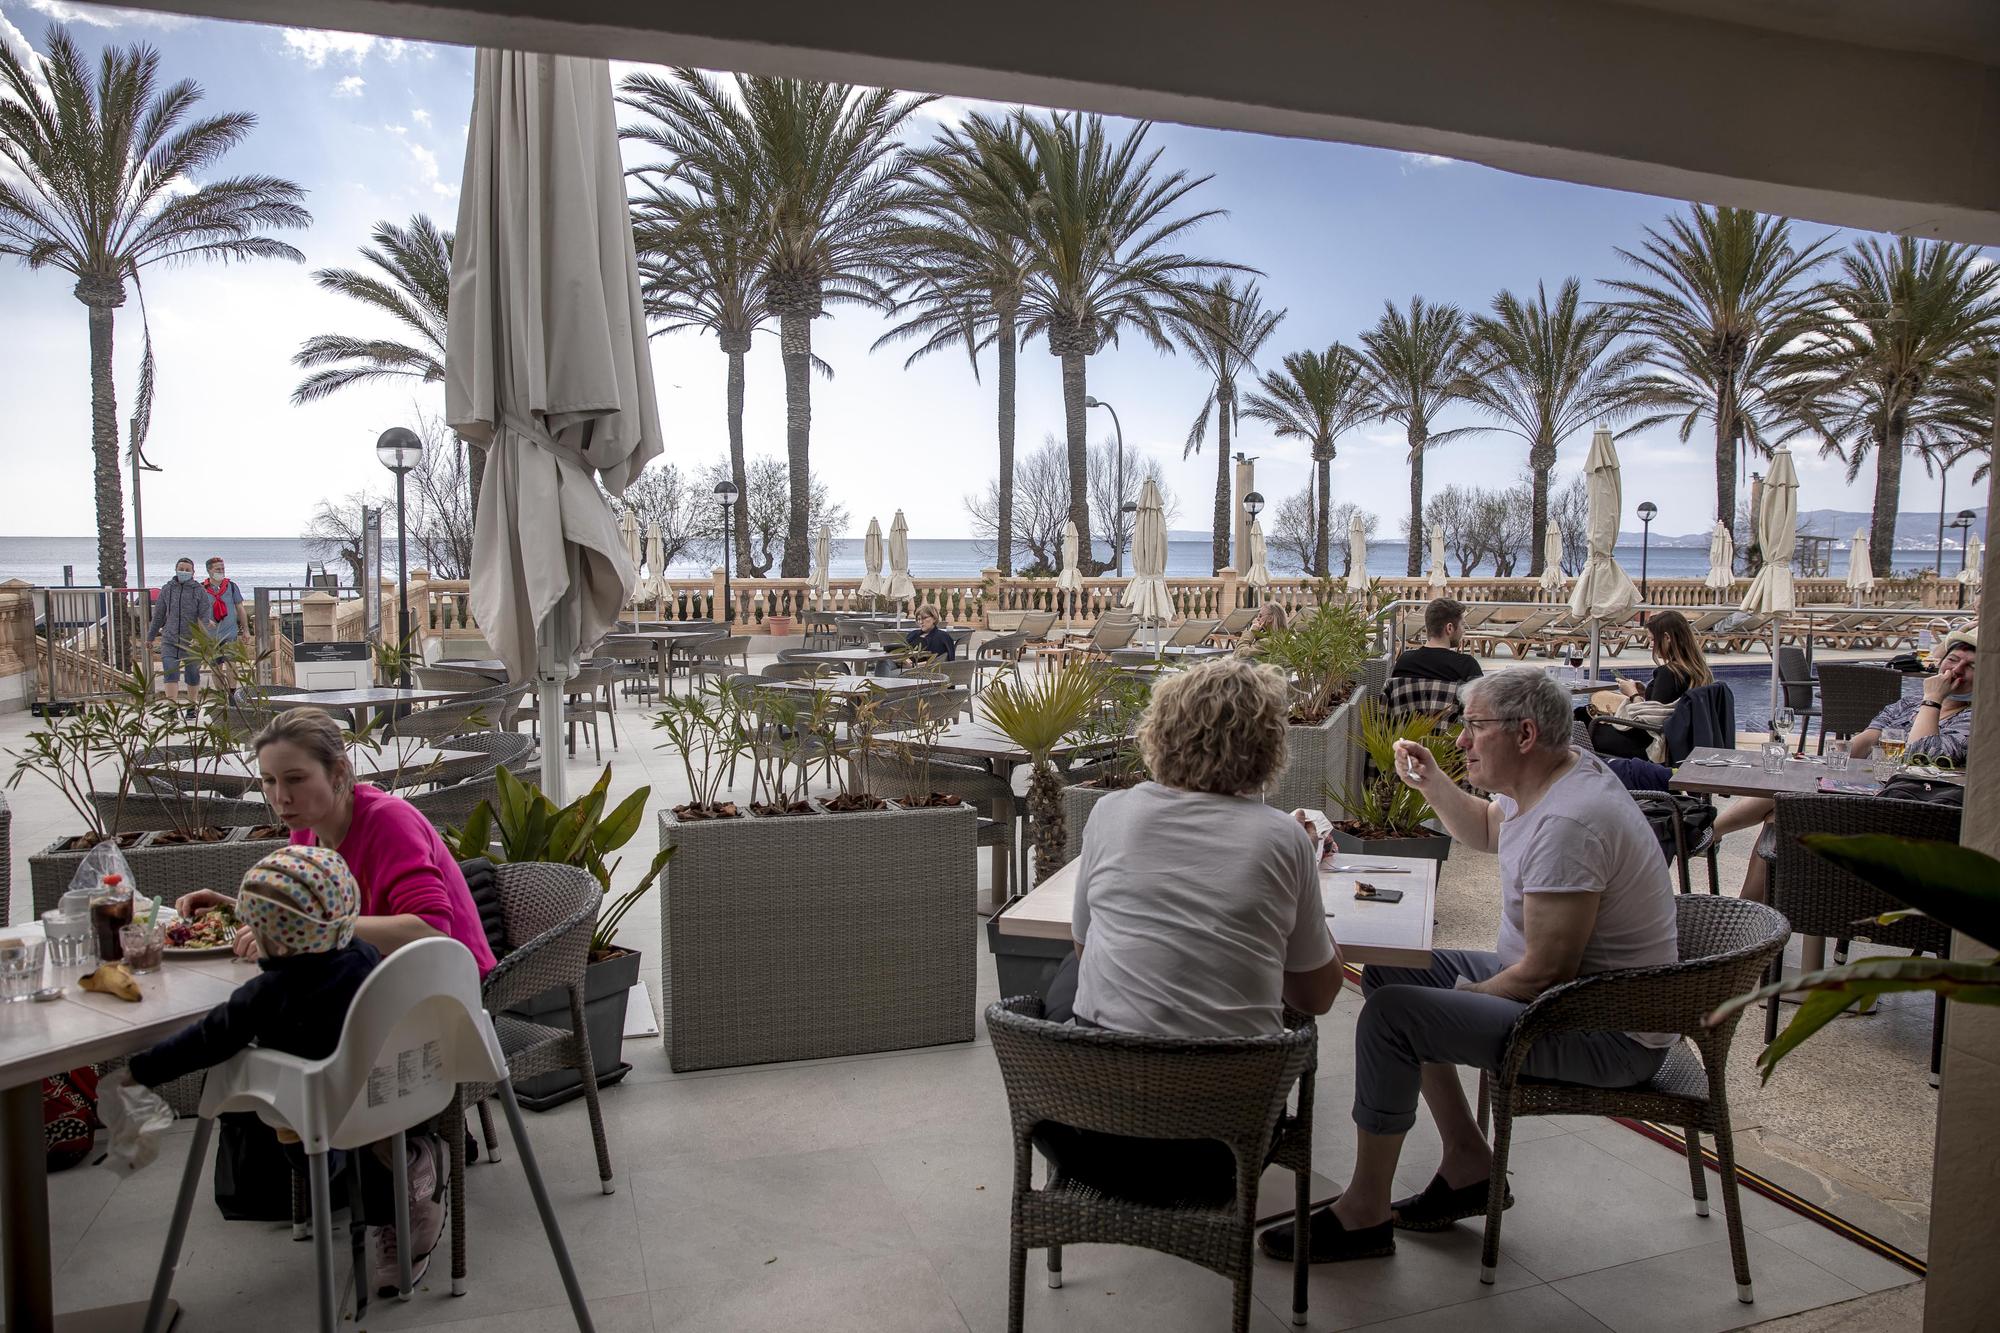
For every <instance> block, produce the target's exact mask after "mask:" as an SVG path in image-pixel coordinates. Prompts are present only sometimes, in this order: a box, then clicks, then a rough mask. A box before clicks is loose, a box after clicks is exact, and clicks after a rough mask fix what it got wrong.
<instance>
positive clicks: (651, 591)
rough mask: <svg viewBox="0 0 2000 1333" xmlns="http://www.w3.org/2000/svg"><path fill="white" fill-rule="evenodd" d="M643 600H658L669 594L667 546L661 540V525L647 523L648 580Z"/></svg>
mask: <svg viewBox="0 0 2000 1333" xmlns="http://www.w3.org/2000/svg"><path fill="white" fill-rule="evenodd" d="M639 595H640V598H641V600H644V601H648V602H658V601H660V600H662V599H664V598H665V597H666V595H667V547H666V543H664V542H662V541H661V540H660V525H659V524H657V523H648V524H647V525H646V580H645V586H644V589H643V590H642V591H641V592H640V594H639Z"/></svg>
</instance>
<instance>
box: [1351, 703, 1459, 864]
mask: <svg viewBox="0 0 2000 1333" xmlns="http://www.w3.org/2000/svg"><path fill="white" fill-rule="evenodd" d="M1358 718H1359V722H1360V727H1361V745H1362V748H1363V749H1364V750H1365V751H1366V752H1367V755H1368V761H1369V765H1370V771H1369V773H1368V775H1367V776H1366V777H1365V778H1363V780H1362V781H1361V782H1359V783H1357V784H1356V785H1354V786H1352V787H1347V788H1344V789H1342V790H1340V791H1339V792H1336V791H1335V790H1334V788H1333V787H1331V786H1328V787H1327V788H1325V789H1324V793H1323V794H1324V797H1325V799H1326V810H1327V813H1328V814H1329V815H1333V814H1335V813H1336V812H1340V811H1344V812H1345V814H1346V816H1347V817H1346V818H1345V819H1340V818H1336V819H1334V821H1333V840H1334V843H1335V844H1336V845H1337V846H1338V847H1340V849H1341V850H1342V851H1347V852H1355V853H1358V854H1360V855H1363V856H1422V857H1428V858H1430V859H1431V860H1434V861H1440V862H1441V861H1443V860H1444V859H1445V858H1446V857H1447V856H1448V855H1450V854H1451V837H1450V835H1449V834H1446V833H1444V832H1443V831H1442V830H1440V829H1437V828H1435V827H1433V826H1432V823H1431V821H1432V820H1434V819H1435V818H1436V814H1437V812H1436V811H1434V810H1432V809H1431V806H1430V802H1429V801H1427V800H1425V799H1424V794H1423V793H1422V792H1421V791H1419V790H1417V789H1416V788H1415V787H1412V786H1410V785H1409V784H1408V783H1406V782H1404V781H1403V780H1402V779H1401V778H1399V777H1397V776H1396V742H1398V741H1413V742H1415V743H1416V744H1418V745H1421V746H1423V747H1424V748H1425V749H1427V750H1429V751H1430V752H1431V757H1432V758H1434V759H1436V760H1437V763H1438V767H1439V768H1440V769H1441V770H1443V772H1444V775H1445V777H1447V778H1449V779H1450V780H1451V781H1453V782H1458V781H1460V780H1461V779H1463V778H1464V777H1465V755H1464V754H1463V753H1462V752H1461V751H1460V750H1459V748H1458V743H1457V736H1458V729H1457V728H1456V727H1449V726H1447V725H1446V724H1445V722H1444V719H1443V718H1442V717H1441V716H1440V715H1438V714H1436V713H1411V714H1409V715H1408V716H1406V717H1405V718H1403V719H1402V720H1401V721H1399V722H1392V721H1390V720H1389V710H1388V708H1387V706H1386V705H1384V704H1383V703H1382V702H1381V701H1380V700H1378V699H1367V700H1363V701H1362V703H1361V704H1360V707H1359V709H1358Z"/></svg>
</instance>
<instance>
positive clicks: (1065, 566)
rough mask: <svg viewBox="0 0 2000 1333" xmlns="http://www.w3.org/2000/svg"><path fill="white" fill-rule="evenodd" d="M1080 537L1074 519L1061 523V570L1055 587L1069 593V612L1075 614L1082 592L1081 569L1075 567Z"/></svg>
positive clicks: (1080, 542) (1080, 543)
mask: <svg viewBox="0 0 2000 1333" xmlns="http://www.w3.org/2000/svg"><path fill="white" fill-rule="evenodd" d="M1081 545H1082V539H1081V538H1079V537H1078V536H1077V535H1076V521H1075V520H1074V519H1070V520H1067V521H1065V522H1064V523H1063V539H1062V571H1061V572H1060V573H1058V574H1057V575H1056V588H1057V589H1058V590H1059V591H1062V592H1066V593H1069V594H1070V598H1069V604H1070V608H1071V614H1072V615H1073V614H1075V607H1076V603H1077V599H1078V598H1079V597H1081V596H1082V594H1083V571H1082V570H1080V569H1078V568H1077V567H1076V557H1077V548H1078V547H1079V546H1081Z"/></svg>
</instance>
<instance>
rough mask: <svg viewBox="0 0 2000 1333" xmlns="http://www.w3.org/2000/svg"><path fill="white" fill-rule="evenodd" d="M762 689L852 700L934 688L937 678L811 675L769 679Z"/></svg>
mask: <svg viewBox="0 0 2000 1333" xmlns="http://www.w3.org/2000/svg"><path fill="white" fill-rule="evenodd" d="M757 688H758V689H760V690H780V691H783V692H784V693H787V694H830V695H832V696H834V697H835V698H837V699H840V700H843V701H850V702H851V701H852V700H854V699H857V698H860V697H861V696H863V695H867V694H907V693H908V692H910V691H912V690H935V689H937V688H938V683H937V681H935V680H925V679H918V678H914V677H906V676H855V675H839V676H809V677H806V678H804V679H801V680H769V681H764V682H761V683H760V684H759V685H758V686H757Z"/></svg>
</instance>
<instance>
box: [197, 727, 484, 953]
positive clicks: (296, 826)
mask: <svg viewBox="0 0 2000 1333" xmlns="http://www.w3.org/2000/svg"><path fill="white" fill-rule="evenodd" d="M255 745H256V749H257V767H258V771H259V774H260V776H261V779H262V782H263V788H264V799H265V800H266V801H268V802H269V803H270V806H271V809H272V811H273V812H274V813H276V814H277V816H278V818H280V819H282V820H283V821H284V822H285V826H286V827H287V828H289V829H291V831H292V841H293V842H294V843H302V844H305V845H307V846H320V847H331V848H333V849H335V850H336V851H338V852H339V853H340V854H341V856H342V857H344V858H345V859H346V861H347V864H348V865H349V867H351V868H352V869H353V871H354V877H355V878H356V879H357V880H359V881H360V882H361V916H360V917H359V918H358V919H357V920H356V921H355V924H354V934H355V936H356V937H357V938H359V939H363V940H366V941H367V942H368V943H370V944H372V945H374V946H375V948H376V949H377V950H379V951H380V952H382V953H384V954H388V953H391V952H393V951H395V950H396V949H398V948H400V947H402V946H403V945H405V944H408V943H410V942H411V941H413V940H420V939H425V938H428V937H430V936H433V935H449V936H450V937H451V938H453V939H455V940H457V941H458V942H459V943H460V944H463V945H464V946H465V947H466V948H467V949H470V950H471V951H472V958H473V961H474V962H476V963H477V964H478V965H479V975H480V976H482V977H483V976H485V975H486V974H487V973H488V972H490V971H492V970H493V950H492V949H491V948H489V947H488V946H487V943H486V932H485V930H484V928H483V927H482V926H481V925H480V923H479V909H478V907H477V906H475V905H474V903H473V901H472V892H471V890H469V889H467V888H466V887H465V876H464V875H463V874H461V873H460V871H459V868H458V862H457V861H456V860H454V859H453V858H452V855H451V852H450V851H449V850H448V849H447V848H446V847H445V845H444V840H443V839H442V838H440V837H438V833H437V830H436V829H435V828H433V827H432V826H431V822H430V820H428V819H426V818H425V817H424V816H423V814H422V813H421V812H420V811H418V810H417V808H416V807H415V806H413V805H411V804H410V803H409V802H408V801H405V800H403V799H402V798H401V797H399V796H395V795H392V794H390V793H389V792H385V791H383V790H381V789H380V788H379V787H371V786H369V785H368V784H366V783H357V782H356V781H355V780H354V769H353V767H352V766H351V765H350V764H349V763H348V761H347V747H346V744H345V742H344V741H343V740H342V738H341V734H340V727H339V726H338V724H336V723H335V722H334V720H333V719H332V718H331V717H329V716H327V714H326V713H324V712H322V711H321V710H319V709H317V708H292V709H288V710H286V711H285V712H283V713H280V714H278V716H277V717H276V718H275V719H273V720H272V722H271V724H270V725H269V726H267V727H265V728H264V730H263V731H262V732H260V733H258V736H257V739H256V742H255ZM220 901H223V899H222V896H221V895H220V894H216V893H213V892H211V891H209V890H207V889H204V890H202V891H200V892H198V893H191V894H189V895H187V896H186V897H184V898H182V899H181V900H180V902H179V903H177V904H175V907H176V909H177V910H178V911H180V912H181V913H182V915H184V916H185V915H189V914H192V913H193V912H197V911H200V910H201V909H202V908H203V907H207V906H210V905H212V904H214V903H217V902H220ZM236 952H237V954H238V955H239V956H241V957H244V958H254V957H256V955H257V942H256V940H255V939H254V938H252V937H251V936H250V935H249V932H248V931H238V932H237V936H236Z"/></svg>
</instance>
